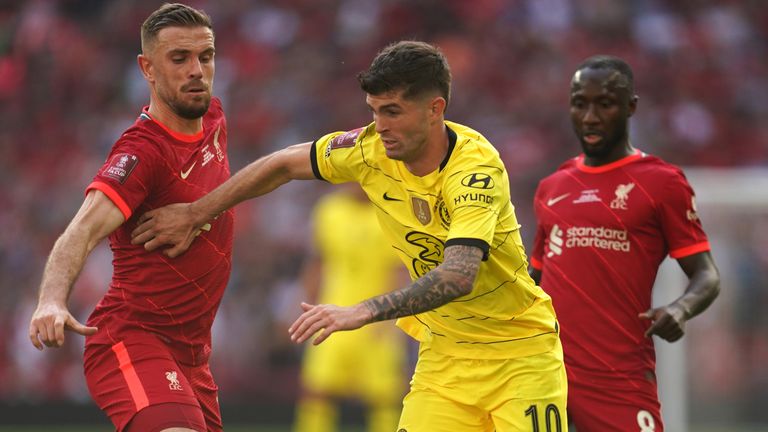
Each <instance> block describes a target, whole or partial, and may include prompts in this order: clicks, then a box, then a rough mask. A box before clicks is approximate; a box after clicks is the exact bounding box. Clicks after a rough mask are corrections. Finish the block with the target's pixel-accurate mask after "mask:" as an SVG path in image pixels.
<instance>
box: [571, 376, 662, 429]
mask: <svg viewBox="0 0 768 432" xmlns="http://www.w3.org/2000/svg"><path fill="white" fill-rule="evenodd" d="M633 383H634V381H633ZM568 420H569V421H570V423H571V424H572V425H574V426H576V430H577V432H582V431H588V432H608V431H611V432H613V431H627V432H663V431H664V424H663V423H662V421H661V404H660V403H659V397H658V393H657V389H656V383H655V382H650V381H646V382H643V383H639V384H638V385H636V386H633V388H632V389H615V388H606V387H605V386H594V385H592V386H584V385H580V384H578V383H574V382H570V381H569V382H568Z"/></svg>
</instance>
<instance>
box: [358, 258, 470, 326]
mask: <svg viewBox="0 0 768 432" xmlns="http://www.w3.org/2000/svg"><path fill="white" fill-rule="evenodd" d="M482 258H483V251H482V250H480V249H479V248H476V247H473V246H462V245H457V246H449V247H448V248H446V249H445V260H443V263H442V264H440V265H439V266H437V268H435V269H433V270H431V271H429V272H428V273H427V274H425V275H424V276H422V277H420V278H419V279H417V280H415V281H414V282H413V283H411V284H410V285H408V286H407V287H405V288H402V289H399V290H397V291H393V292H391V293H387V294H384V295H380V296H378V297H374V298H371V299H368V300H366V301H365V302H363V304H364V305H365V306H366V307H367V308H368V310H369V311H371V314H372V317H371V321H370V322H376V321H384V320H389V319H395V318H400V317H404V316H409V315H416V314H418V313H421V312H426V311H429V310H432V309H435V308H437V307H439V306H442V305H444V304H446V303H448V302H450V301H451V300H453V299H455V298H457V297H461V296H463V295H466V294H469V292H470V291H472V285H473V284H474V282H475V276H477V270H478V268H479V267H480V261H481V260H482Z"/></svg>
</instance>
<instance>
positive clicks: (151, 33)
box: [141, 3, 213, 51]
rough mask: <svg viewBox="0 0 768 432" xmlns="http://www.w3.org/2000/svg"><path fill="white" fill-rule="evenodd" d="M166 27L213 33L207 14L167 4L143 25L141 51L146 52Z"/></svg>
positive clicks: (188, 7) (185, 6)
mask: <svg viewBox="0 0 768 432" xmlns="http://www.w3.org/2000/svg"><path fill="white" fill-rule="evenodd" d="M166 27H208V28H209V29H211V31H213V25H212V24H211V17H209V16H208V14H206V13H205V12H203V11H201V10H197V9H195V8H192V7H190V6H187V5H185V4H181V3H165V4H163V5H162V6H160V8H159V9H157V10H156V11H154V12H152V14H151V15H149V16H148V17H147V19H146V20H144V23H143V24H142V25H141V50H142V51H146V49H147V48H148V46H149V45H151V44H152V43H153V42H154V41H155V40H156V39H157V34H158V33H159V32H160V30H162V29H164V28H166Z"/></svg>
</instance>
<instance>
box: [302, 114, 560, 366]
mask: <svg viewBox="0 0 768 432" xmlns="http://www.w3.org/2000/svg"><path fill="white" fill-rule="evenodd" d="M445 124H446V128H447V132H448V136H449V150H448V155H447V156H446V158H445V160H443V162H442V163H441V164H440V167H439V169H437V170H435V171H434V172H432V173H430V174H427V175H425V176H422V177H418V176H415V175H413V174H411V172H410V171H408V169H407V168H406V167H405V165H404V164H403V162H401V161H396V160H393V159H389V158H388V157H387V155H386V153H385V150H384V147H383V144H382V142H381V139H380V137H379V135H378V133H376V130H375V126H374V124H373V123H371V124H369V125H368V126H366V127H363V128H359V129H355V130H352V131H349V132H334V133H331V134H328V135H325V136H323V137H322V138H320V139H318V140H317V141H315V142H314V143H313V149H312V150H313V151H312V152H311V159H312V168H313V170H314V173H315V176H316V177H317V178H319V179H323V180H326V181H329V182H331V183H343V182H350V181H356V182H358V183H360V185H361V186H362V187H363V189H364V190H365V192H366V194H367V195H368V198H369V199H370V200H371V202H373V203H374V204H375V206H376V208H377V215H378V218H379V223H380V224H381V226H382V228H383V230H384V233H385V235H386V236H387V238H388V239H389V241H390V243H391V244H392V245H393V246H394V248H395V250H397V252H398V254H399V256H400V258H401V260H402V261H403V262H404V263H405V265H406V266H407V267H408V269H409V271H410V274H411V277H412V278H413V279H417V278H419V277H421V276H423V275H424V274H425V273H427V272H428V271H430V270H432V269H434V268H435V267H437V266H438V265H439V264H440V263H441V262H442V261H443V251H444V248H445V247H446V246H450V245H454V244H462V245H470V246H476V247H479V248H481V249H482V250H483V251H484V252H485V256H484V258H483V262H482V264H481V265H480V269H479V272H478V274H477V279H476V281H475V285H474V287H473V290H472V292H471V293H470V294H468V295H466V296H464V297H460V298H457V299H455V300H453V301H451V302H449V303H447V304H445V305H443V306H440V307H439V308H437V309H434V310H431V311H428V312H424V313H421V314H418V315H415V316H411V317H405V318H401V319H399V320H398V322H397V325H398V326H399V327H400V328H401V329H403V330H404V331H405V332H406V333H408V334H409V335H411V336H412V337H414V338H415V339H416V340H418V341H420V342H422V343H425V344H429V346H430V348H431V349H433V350H435V351H436V352H442V353H445V354H448V355H452V356H455V357H466V358H485V359H494V358H498V359H502V358H515V357H523V356H528V355H534V354H538V353H542V352H546V351H549V350H551V349H553V347H554V346H555V343H556V341H557V338H558V335H557V323H556V318H555V313H554V310H553V308H552V302H551V299H550V297H549V296H548V295H547V294H546V293H545V292H544V291H542V290H541V288H539V287H538V286H536V284H535V283H534V282H533V280H532V279H531V278H530V276H529V275H528V271H527V268H528V263H527V258H526V255H525V250H524V248H523V242H522V240H521V237H520V230H519V229H520V225H519V224H518V222H517V218H516V217H515V213H514V206H513V205H512V203H511V202H510V197H509V178H508V176H507V172H506V169H505V168H504V164H503V163H502V161H501V159H500V158H499V154H498V152H497V151H496V149H495V148H494V147H493V146H492V145H491V144H490V143H489V142H488V140H486V139H485V137H483V136H482V135H480V134H479V133H478V132H476V131H474V130H472V129H470V128H468V127H466V126H462V125H460V124H457V123H453V122H447V121H446V122H445Z"/></svg>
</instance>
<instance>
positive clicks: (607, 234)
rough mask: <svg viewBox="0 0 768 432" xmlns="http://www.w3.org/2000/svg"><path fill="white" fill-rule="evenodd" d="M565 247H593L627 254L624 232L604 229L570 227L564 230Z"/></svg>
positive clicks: (626, 241)
mask: <svg viewBox="0 0 768 432" xmlns="http://www.w3.org/2000/svg"><path fill="white" fill-rule="evenodd" d="M565 235H566V237H567V239H566V241H565V246H566V247H568V248H572V247H594V248H598V249H606V250H615V251H622V252H629V247H630V244H629V240H627V231H626V230H617V229H610V228H606V227H570V228H568V229H567V230H566V234H565Z"/></svg>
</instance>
